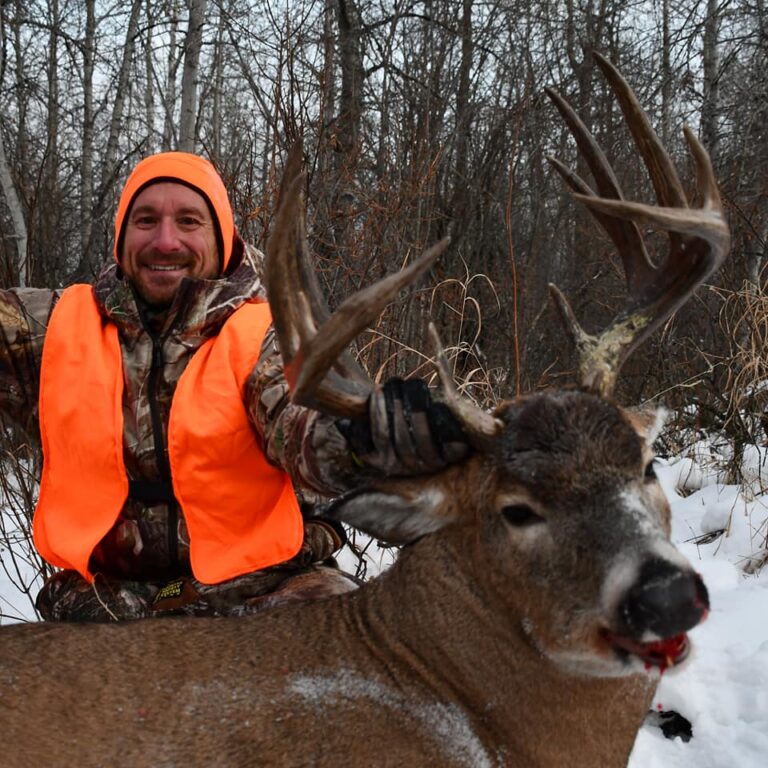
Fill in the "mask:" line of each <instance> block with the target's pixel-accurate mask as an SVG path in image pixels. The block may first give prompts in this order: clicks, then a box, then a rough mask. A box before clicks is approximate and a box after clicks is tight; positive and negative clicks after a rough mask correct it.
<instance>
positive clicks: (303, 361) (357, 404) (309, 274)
mask: <svg viewBox="0 0 768 768" xmlns="http://www.w3.org/2000/svg"><path fill="white" fill-rule="evenodd" d="M302 157H303V150H302V147H301V143H300V142H297V143H296V144H294V146H293V147H292V148H291V150H290V152H289V155H288V159H287V161H286V168H285V172H284V175H283V180H282V182H281V185H280V194H279V196H278V207H277V214H276V216H275V224H274V229H273V232H272V234H271V236H270V238H269V243H268V246H267V263H266V275H265V283H266V287H267V295H268V296H269V302H270V305H271V308H272V313H273V322H274V325H275V331H276V333H277V338H278V342H279V344H280V352H281V355H282V357H283V363H284V368H285V375H286V379H287V380H288V385H289V387H290V389H291V399H292V401H293V402H295V403H299V404H301V405H306V406H308V407H310V408H314V409H316V410H319V411H321V412H323V413H327V414H329V415H333V416H341V417H354V416H360V415H363V414H365V412H366V409H367V400H368V396H369V394H370V393H371V391H372V390H373V388H374V384H373V382H372V381H371V380H370V379H369V378H368V377H367V375H365V374H364V373H363V372H362V369H361V368H360V367H359V366H357V364H354V363H353V362H352V360H351V355H349V353H348V352H347V347H348V345H349V343H350V342H351V341H352V340H353V339H354V338H355V337H356V336H357V335H358V334H359V333H360V332H361V331H362V330H363V329H364V328H366V327H368V326H369V325H370V324H371V322H372V321H373V320H374V319H375V318H376V317H377V316H378V315H379V314H380V312H381V311H382V310H383V309H384V307H385V306H386V305H387V303H388V302H389V301H390V300H391V299H392V297H393V296H394V295H395V294H396V293H397V292H398V291H399V290H400V289H402V288H404V287H405V286H407V285H409V284H411V283H412V282H414V281H416V280H417V279H418V278H419V277H420V276H421V275H422V274H423V273H424V272H426V271H427V270H428V269H429V267H430V266H431V265H432V263H433V262H434V261H435V259H437V257H438V256H439V255H440V254H441V253H442V252H443V251H444V250H445V248H446V247H447V245H448V242H449V241H448V239H447V238H446V239H445V240H442V241H440V242H439V243H437V244H435V245H434V246H432V247H431V248H429V249H428V250H427V251H426V252H425V253H424V254H423V255H422V256H421V257H420V258H418V259H417V260H415V261H414V262H413V263H412V264H410V265H409V266H408V267H407V268H405V269H403V270H401V271H400V272H397V273H395V274H393V275H390V276H389V277H387V278H385V279H384V280H381V281H379V282H378V283H376V284H374V285H371V286H369V287H368V288H365V289H363V290H361V291H358V292H357V293H356V294H354V295H352V296H351V297H349V298H348V299H347V300H346V301H345V302H344V303H343V304H342V305H341V306H340V307H339V308H338V309H337V310H336V312H335V313H334V314H333V315H331V314H330V313H329V312H328V309H327V307H326V305H325V302H324V301H323V299H322V294H321V292H320V288H319V286H318V285H317V281H316V279H315V277H314V273H313V271H312V269H311V267H310V266H309V246H308V244H307V239H306V230H305V224H304V221H305V206H304V196H303V190H304V185H305V183H306V182H305V177H304V175H303V174H302V173H301V161H302ZM345 357H346V360H344V358H345ZM342 360H343V362H341V361H342Z"/></svg>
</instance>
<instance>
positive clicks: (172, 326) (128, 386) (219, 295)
mask: <svg viewBox="0 0 768 768" xmlns="http://www.w3.org/2000/svg"><path fill="white" fill-rule="evenodd" d="M262 261H263V256H262V254H261V253H260V252H259V251H257V250H256V249H255V248H250V247H248V248H246V252H245V255H244V257H243V260H242V262H241V264H240V265H239V266H238V267H237V268H236V269H235V270H234V271H233V272H232V273H231V274H230V275H229V276H227V277H225V278H221V279H218V280H185V281H184V282H183V283H182V286H181V287H180V289H179V292H178V294H177V296H176V298H175V300H174V303H173V305H172V306H171V307H170V309H169V310H168V311H167V312H165V313H163V314H162V315H159V316H157V317H152V316H151V314H150V313H149V311H148V309H147V308H146V307H144V306H142V305H141V304H140V303H137V300H136V297H135V295H134V292H133V290H132V288H131V285H130V284H129V282H128V281H127V280H125V279H123V277H122V273H121V272H120V270H119V269H118V267H117V265H116V264H112V265H110V266H108V267H107V268H106V269H105V270H104V271H103V272H102V274H101V275H100V276H99V278H98V280H97V282H96V284H95V286H94V294H95V296H96V300H97V303H98V306H99V308H100V311H101V312H102V313H103V314H104V315H105V316H106V317H108V318H109V319H110V320H111V321H112V322H113V323H115V325H116V326H117V328H118V331H119V338H120V345H121V349H122V354H123V366H124V371H125V388H124V392H123V415H124V424H125V426H124V444H123V445H124V456H125V465H126V469H127V471H128V475H129V478H130V479H132V480H150V481H152V480H159V479H161V469H160V467H159V462H161V461H167V459H166V458H165V457H163V456H158V453H157V452H156V447H155V436H154V427H153V419H152V413H151V405H150V393H151V392H154V399H155V405H156V413H157V415H158V416H159V419H158V422H159V423H160V425H161V429H162V446H164V448H165V456H167V427H168V417H169V415H170V407H171V399H172V397H173V393H174V389H175V387H176V383H177V382H178V380H179V377H180V376H181V373H182V372H183V371H184V368H185V367H186V365H187V363H188V362H189V360H190V359H191V357H192V355H193V354H194V353H195V351H196V350H197V349H198V347H199V346H200V345H201V344H202V343H203V342H204V341H205V340H206V339H208V338H210V337H211V336H213V335H215V334H216V333H218V331H219V329H220V328H221V326H222V325H223V323H224V322H225V320H226V319H227V318H228V317H229V316H230V315H231V313H232V312H233V311H234V310H235V309H237V308H238V307H239V306H241V305H242V304H243V303H244V302H245V301H247V300H248V299H250V298H253V297H256V296H264V287H263V283H262V280H261V271H262ZM60 295H61V291H60V290H48V289H13V290H7V291H0V410H2V411H3V412H4V413H5V414H7V415H10V416H11V417H14V418H17V419H18V417H19V416H20V415H21V416H23V419H22V421H23V422H24V426H25V427H26V428H27V429H30V428H32V429H34V430H37V429H38V424H37V400H38V391H39V379H40V361H41V357H42V349H43V342H44V340H45V331H46V327H47V325H48V319H49V317H50V315H51V312H52V310H53V307H54V306H55V304H56V301H57V300H58V298H59V296H60ZM158 346H159V347H160V348H161V350H162V360H163V367H162V369H161V370H160V371H159V374H157V373H156V374H154V377H155V380H154V382H153V386H152V387H150V386H149V380H150V375H151V367H152V356H153V347H158ZM245 403H246V407H247V409H248V414H249V416H250V419H251V422H252V424H253V427H254V430H255V431H256V433H257V435H258V436H259V438H260V440H261V443H262V447H263V448H264V451H265V453H266V455H267V457H268V458H269V460H270V461H272V462H273V463H274V464H276V465H278V466H281V467H282V468H283V469H285V470H286V471H287V472H288V473H289V474H290V476H291V477H292V479H293V481H294V484H295V485H296V486H297V487H298V488H299V489H306V490H309V491H312V492H314V493H317V494H320V495H331V494H333V493H334V492H337V491H339V490H343V489H344V488H345V487H347V486H348V485H349V484H350V482H349V480H350V478H351V470H352V465H351V459H350V456H349V451H348V449H347V446H346V442H345V440H344V438H343V437H342V436H341V434H340V433H339V432H338V431H337V429H336V427H335V426H334V423H333V421H332V420H331V419H329V418H327V417H323V416H320V415H319V414H317V413H315V412H313V411H309V410H307V409H304V408H300V407H297V406H294V405H292V404H290V402H289V399H288V387H287V384H286V381H285V378H284V376H283V370H282V362H281V359H280V355H279V352H278V350H277V347H276V343H275V335H274V331H273V330H272V329H270V330H269V331H268V332H267V335H266V337H265V340H264V344H263V347H262V353H261V356H260V358H259V361H258V363H257V365H256V367H255V368H254V370H253V372H252V374H251V375H250V377H249V379H248V381H247V384H246V389H245ZM92 569H93V570H94V571H99V572H101V573H103V574H105V575H108V576H111V577H115V578H133V579H153V578H154V579H156V578H165V577H175V576H177V575H183V574H186V573H188V572H189V544H188V534H187V529H186V524H185V522H184V519H183V516H182V515H181V514H180V512H179V511H178V510H177V509H176V505H175V504H173V503H171V504H165V503H161V504H155V503H152V504H144V503H141V502H138V501H136V500H133V499H128V501H127V502H126V504H125V506H124V508H123V510H122V513H121V515H120V518H119V519H118V521H117V523H116V524H115V526H114V527H113V529H112V530H111V531H110V532H109V533H108V534H107V536H106V537H105V538H104V539H103V540H102V542H101V544H100V545H99V547H98V548H97V550H96V551H95V552H94V555H93V559H92Z"/></svg>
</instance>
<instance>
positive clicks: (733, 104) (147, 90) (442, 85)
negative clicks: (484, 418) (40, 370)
mask: <svg viewBox="0 0 768 768" xmlns="http://www.w3.org/2000/svg"><path fill="white" fill-rule="evenodd" d="M767 24H768V16H767V15H766V9H765V3H764V0H732V1H730V2H729V0H721V1H720V2H717V1H716V0H680V1H678V2H674V3H672V2H670V0H656V1H655V2H651V1H645V0H642V1H639V0H601V1H598V0H581V1H580V2H579V1H578V0H561V1H560V2H535V3H530V2H527V1H526V2H522V1H521V0H495V1H492V2H485V1H481V0H394V2H384V0H291V2H290V3H289V2H280V1H278V0H272V2H269V1H268V0H218V2H213V1H211V0H186V1H183V0H169V1H166V2H158V1H157V0H129V1H128V2H121V3H115V2H111V1H109V0H2V5H1V6H0V43H1V45H0V182H1V186H0V235H1V237H0V281H1V284H2V286H4V287H8V286H62V285H66V284H68V283H70V282H72V281H90V280H92V279H93V278H94V276H95V275H96V274H97V273H98V270H99V269H100V267H101V266H102V265H103V264H104V262H105V260H108V259H109V258H111V247H112V245H111V244H112V234H113V233H112V226H113V216H114V209H115V204H116V199H117V196H118V194H119V191H120V188H121V185H122V183H123V182H124V180H125V177H126V175H127V173H128V172H129V171H130V170H131V168H132V167H133V165H134V164H135V163H136V162H137V161H138V160H139V159H141V158H142V157H144V156H146V155H147V154H149V153H152V152H155V151H159V150H167V149H184V150H188V151H195V152H200V153H202V154H204V155H206V156H207V157H209V158H210V159H211V160H212V161H213V162H214V164H215V165H216V166H217V168H218V169H219V170H220V172H221V174H222V176H223V177H224V179H225V181H226V183H227V185H228V187H229V189H230V190H231V196H232V200H233V204H234V207H235V214H236V220H237V222H238V224H239V226H240V229H241V232H242V233H243V234H244V236H245V237H246V238H247V239H248V240H250V241H252V242H254V243H255V244H256V245H258V246H261V247H264V243H265V240H266V237H267V235H268V232H269V226H270V219H271V216H272V213H273V211H274V207H275V206H274V203H275V199H274V195H275V184H276V177H279V172H280V168H281V166H282V159H283V158H284V156H285V150H286V148H287V146H288V145H289V144H290V143H291V142H292V141H293V140H294V139H295V138H296V137H298V136H302V137H303V138H304V142H305V148H306V151H307V157H308V161H309V206H310V211H309V219H310V222H309V225H310V231H311V238H312V245H313V250H314V254H315V256H316V263H317V268H318V270H319V272H320V273H321V274H322V278H323V282H324V285H325V287H326V289H327V292H328V295H329V296H330V297H331V302H332V303H333V302H334V301H338V300H339V299H341V298H343V297H344V296H346V295H348V294H349V293H350V292H351V291H353V290H354V289H356V288H358V287H359V286H361V285H363V284H366V283H369V282H371V281H372V280H374V279H376V278H377V277H380V276H381V275H382V274H384V273H385V272H387V271H391V270H395V269H398V268H400V266H401V265H402V264H403V263H404V262H406V261H407V260H408V259H410V258H412V257H413V256H414V255H415V254H416V253H418V252H420V250H421V249H422V248H423V247H424V246H425V245H427V244H429V243H431V242H433V241H434V240H436V239H438V238H441V237H443V236H444V235H446V234H450V235H451V236H452V245H451V247H450V249H449V251H448V252H447V254H446V255H445V256H444V257H443V258H442V260H441V262H440V264H439V266H437V267H436V268H435V269H434V270H433V273H432V275H431V279H430V280H425V281H423V283H422V284H421V285H420V286H419V287H418V288H417V289H415V290H414V291H413V292H412V293H411V294H410V295H409V296H407V297H405V298H404V299H402V300H401V301H400V302H399V303H398V304H397V305H396V306H395V307H394V309H392V308H391V309H390V310H389V311H388V312H387V313H386V314H385V315H384V317H382V320H381V323H380V324H379V326H378V327H377V329H376V331H375V332H374V333H372V334H371V335H370V337H369V338H367V339H365V338H364V339H362V340H361V342H360V353H361V356H362V358H363V360H364V361H365V362H366V363H367V364H368V366H369V369H370V370H371V372H372V373H373V374H375V375H382V371H383V369H382V366H383V365H384V364H386V365H387V367H386V372H387V373H388V374H389V373H394V372H398V373H410V372H414V371H416V372H419V373H423V374H424V375H427V373H428V372H429V371H428V368H427V367H426V366H425V365H423V361H424V358H423V356H422V355H421V354H420V352H424V353H426V354H429V350H428V349H427V336H426V332H425V328H426V323H427V322H428V320H429V318H430V317H432V318H434V319H436V320H437V321H438V326H439V327H440V328H441V329H442V334H443V336H444V341H445V342H446V344H447V345H448V346H449V347H450V352H451V357H452V359H453V361H454V365H455V369H456V376H457V378H458V379H459V380H460V381H461V382H463V383H464V386H465V387H466V389H467V391H468V392H469V394H471V395H472V396H474V397H476V398H477V399H478V400H479V401H481V402H483V403H484V404H491V403H493V402H494V401H495V400H496V399H497V398H499V397H506V396H509V395H511V394H514V393H515V392H516V391H521V390H522V391H525V390H530V389H533V388H536V387H539V386H542V385H545V384H549V383H553V381H557V380H559V377H561V376H565V377H566V379H567V376H568V373H569V371H571V369H572V359H571V350H570V349H569V348H568V346H567V344H566V343H565V339H564V335H563V332H562V330H561V328H560V326H559V323H558V321H557V319H556V317H555V314H554V312H553V311H552V309H551V307H550V306H549V302H548V298H547V283H548V282H554V283H556V284H557V285H558V286H560V287H561V288H562V289H563V290H564V291H565V292H566V293H567V295H568V296H569V297H570V298H571V299H572V302H573V305H574V309H575V311H576V313H577V316H578V317H579V318H580V319H581V320H582V321H583V322H584V324H585V326H586V328H587V330H595V329H596V328H598V327H599V326H600V325H601V323H605V322H607V320H608V319H609V318H610V317H611V316H612V315H613V314H614V313H615V312H616V310H617V309H618V307H619V306H620V302H621V300H622V296H623V291H624V286H623V278H622V275H621V271H620V264H619V261H618V259H617V256H616V254H615V253H614V250H613V247H612V245H611V244H610V242H609V241H607V239H606V238H604V237H602V236H601V234H600V233H599V232H598V230H597V228H596V226H595V225H594V224H593V222H592V220H591V219H590V217H589V216H588V215H587V214H586V213H585V212H584V211H582V210H580V209H579V207H578V205H577V204H576V203H575V202H574V201H573V200H572V199H571V198H570V197H569V195H568V194H567V192H565V190H564V185H563V184H562V182H561V181H560V180H559V179H558V178H557V177H556V176H555V174H554V173H553V172H552V171H551V170H550V169H549V167H548V165H547V164H546V162H545V159H544V158H545V155H546V154H553V155H555V156H557V157H559V158H560V159H563V160H564V161H566V162H569V163H571V164H572V165H576V166H577V167H580V166H579V165H578V162H577V161H576V158H575V147H574V145H573V142H572V141H571V140H570V138H569V136H568V134H567V132H566V130H565V128H564V126H563V124H562V121H561V120H560V118H559V116H558V115H557V114H556V111H555V109H554V107H553V106H552V104H551V103H550V102H549V100H548V99H547V98H546V97H545V95H544V94H543V88H544V86H545V85H549V86H553V87H554V88H556V89H557V90H558V91H559V92H560V93H562V94H563V95H564V96H566V97H567V98H568V99H570V100H571V102H572V103H573V105H574V106H575V107H576V109H577V111H578V112H579V113H580V114H581V116H582V117H583V119H584V120H585V122H586V123H587V125H588V126H589V127H590V128H591V129H592V131H593V132H594V133H595V135H596V137H597V138H598V140H599V141H600V142H601V143H602V145H603V147H604V148H605V150H606V152H607V155H608V158H609V160H610V161H611V162H612V163H613V165H614V167H615V169H616V171H617V175H618V176H619V179H620V182H621V184H622V186H623V188H624V192H625V196H626V197H628V198H631V199H638V200H645V201H652V191H651V187H650V184H649V183H648V180H647V175H646V173H645V171H644V169H643V168H642V166H641V164H640V163H639V162H638V161H637V159H636V156H635V150H634V147H633V145H632V142H631V139H630V137H629V134H628V132H627V131H626V130H625V127H624V125H623V121H622V119H621V115H620V113H619V111H618V108H617V106H616V104H615V103H614V100H613V98H612V96H611V95H610V93H609V91H608V89H607V87H606V86H605V85H604V82H603V81H602V79H601V77H600V74H599V72H598V71H596V68H595V65H594V64H593V62H592V59H591V57H590V51H591V50H598V51H600V52H601V53H603V54H605V55H606V56H607V57H608V58H610V59H611V60H612V61H613V62H614V63H616V64H617V65H618V66H619V67H620V69H621V70H622V71H623V73H624V75H625V76H626V77H627V79H628V80H629V82H630V84H631V85H632V86H633V87H634V88H635V90H636V92H637V94H638V97H639V99H640V101H641V103H642V104H643V105H644V106H645V107H646V108H647V109H648V111H649V113H650V115H651V119H652V121H653V123H654V125H655V126H656V128H657V130H658V132H659V134H660V135H661V136H662V138H663V140H664V141H665V143H666V145H667V147H668V148H669V150H670V152H671V154H672V156H673V158H674V159H675V160H676V161H677V163H678V167H679V168H680V172H681V175H682V176H683V179H684V181H685V183H686V184H687V185H688V186H689V187H690V184H691V178H692V169H691V164H690V162H689V158H688V156H687V151H686V149H685V146H684V141H683V136H682V130H681V129H682V126H683V124H684V123H687V124H689V125H690V126H691V127H692V128H693V129H694V130H695V131H696V132H697V133H698V134H699V135H700V136H701V137H702V139H703V142H704V144H705V146H706V147H707V148H708V150H709V152H710V154H711V155H712V158H713V160H714V164H715V169H716V175H717V177H718V179H719V181H720V183H721V187H722V193H723V196H724V201H725V205H726V208H727V212H728V215H729V218H730V221H731V224H732V227H733V232H734V240H733V254H732V257H731V259H730V261H729V263H728V265H727V266H726V267H725V269H724V270H723V271H722V272H721V273H720V274H719V275H717V277H716V278H715V279H716V288H715V289H713V290H710V291H702V292H700V293H699V295H698V297H697V298H696V299H695V300H694V301H693V302H692V303H691V304H689V305H688V307H687V308H686V309H685V310H684V311H683V312H681V313H680V314H679V316H678V317H677V318H676V319H675V320H674V321H672V322H670V323H669V324H668V325H667V326H666V328H665V330H664V332H663V333H662V334H660V335H658V337H657V339H655V341H654V342H653V343H651V344H648V345H646V347H645V348H644V349H643V350H642V351H641V352H640V353H639V354H637V355H636V356H635V357H634V359H633V360H632V361H631V362H630V363H629V364H628V366H627V370H626V371H625V373H624V377H623V383H622V388H621V390H620V393H619V394H620V399H622V400H624V401H627V402H634V401H637V400H638V399H645V398H649V397H653V396H656V395H660V394H661V395H663V397H664V399H665V401H666V402H668V403H670V404H672V405H673V406H678V405H681V404H683V403H692V402H695V403H697V405H698V407H697V411H696V413H697V418H698V419H700V420H701V419H704V420H714V421H716V422H720V423H722V422H723V421H727V422H728V423H729V424H731V425H733V424H736V422H738V418H737V419H736V421H734V414H736V413H737V411H738V410H739V408H741V407H742V406H743V405H744V403H747V404H748V405H749V404H752V405H750V407H752V406H754V407H753V410H754V409H755V408H757V410H759V411H760V412H762V404H760V403H759V402H757V405H755V402H756V401H759V399H760V397H761V392H760V388H759V387H756V386H755V385H756V384H758V383H759V382H760V381H761V380H762V378H763V377H764V376H765V371H764V370H763V369H762V368H761V366H764V363H762V361H761V359H760V358H761V354H762V352H763V346H762V345H763V344H764V342H765V328H764V326H765V322H766V321H765V312H764V305H763V303H762V302H763V299H764V293H763V283H762V282H761V268H762V265H763V263H764V262H765V256H766V237H768V231H767V227H768V198H767V197H766V185H767V183H768V175H767V174H766V169H767V168H768V142H766V137H765V133H766V131H765V120H766V113H767V112H768V77H767V76H766V71H768V68H767V66H766V65H767V64H768V28H767V27H766V25H767ZM653 242H654V243H655V244H656V245H658V247H659V248H661V249H663V248H664V245H665V243H664V240H663V238H659V239H658V240H654V241H653ZM761 311H762V314H760V312H761ZM761 334H762V335H761ZM408 350H419V351H420V352H416V351H408ZM744 371H746V372H747V373H746V374H745V373H744ZM766 378H768V377H766ZM734 403H738V407H735V406H734ZM737 426H738V425H737ZM734 428H737V427H734Z"/></svg>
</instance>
